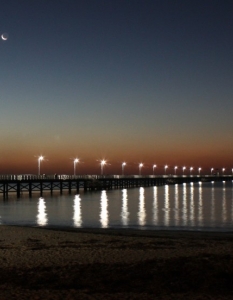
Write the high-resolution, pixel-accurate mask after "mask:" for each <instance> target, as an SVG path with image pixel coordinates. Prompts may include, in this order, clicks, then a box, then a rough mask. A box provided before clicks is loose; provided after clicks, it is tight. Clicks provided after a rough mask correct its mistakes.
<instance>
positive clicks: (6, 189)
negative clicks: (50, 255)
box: [0, 175, 233, 197]
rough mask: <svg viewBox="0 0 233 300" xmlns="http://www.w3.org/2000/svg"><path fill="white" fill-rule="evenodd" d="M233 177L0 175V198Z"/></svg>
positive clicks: (222, 179) (230, 179) (208, 180)
mask: <svg viewBox="0 0 233 300" xmlns="http://www.w3.org/2000/svg"><path fill="white" fill-rule="evenodd" d="M232 180H233V176H231V175H224V176H210V175H200V176H195V175H193V176H175V175H173V176H169V175H167V176H166V175H160V176H159V175H148V176H139V175H127V176H121V175H106V176H105V175H101V176H100V175H83V176H72V175H56V176H54V175H49V176H44V175H41V176H33V175H32V176H31V175H2V176H0V195H1V194H2V195H3V197H8V195H9V194H10V193H16V194H17V197H20V195H21V194H22V193H24V192H26V193H28V195H29V196H32V193H33V192H39V193H40V195H42V194H43V192H45V191H50V193H51V194H52V193H53V192H54V191H60V193H61V194H62V193H63V191H68V192H69V193H71V192H72V191H75V192H77V193H79V190H80V189H83V190H84V191H94V190H108V189H119V188H120V189H123V188H133V187H149V186H159V185H165V184H182V183H190V182H211V181H232Z"/></svg>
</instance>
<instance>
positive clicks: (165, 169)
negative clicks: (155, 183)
mask: <svg viewBox="0 0 233 300" xmlns="http://www.w3.org/2000/svg"><path fill="white" fill-rule="evenodd" d="M167 168H168V165H166V166H165V167H164V174H165V175H166V171H167Z"/></svg>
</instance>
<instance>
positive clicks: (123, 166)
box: [121, 162, 126, 175]
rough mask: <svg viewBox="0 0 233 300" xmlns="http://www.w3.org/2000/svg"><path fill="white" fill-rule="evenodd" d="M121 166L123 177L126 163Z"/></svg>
mask: <svg viewBox="0 0 233 300" xmlns="http://www.w3.org/2000/svg"><path fill="white" fill-rule="evenodd" d="M121 166H122V175H124V168H125V166H126V162H123V163H122V165H121Z"/></svg>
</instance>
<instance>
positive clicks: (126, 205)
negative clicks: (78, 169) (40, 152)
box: [0, 182, 233, 231]
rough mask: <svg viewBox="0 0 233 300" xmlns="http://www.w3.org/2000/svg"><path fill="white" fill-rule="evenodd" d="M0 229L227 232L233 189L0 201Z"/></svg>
mask: <svg viewBox="0 0 233 300" xmlns="http://www.w3.org/2000/svg"><path fill="white" fill-rule="evenodd" d="M0 224H11V225H25V226H68V227H94V228H110V227H115V228H136V229H178V230H214V231H232V224H233V183H232V182H220V183H195V184H183V185H166V186H159V187H149V188H134V189H123V190H110V191H97V192H87V193H82V192H81V193H80V194H79V195H68V194H63V195H60V194H54V195H53V196H52V197H51V195H50V194H45V195H44V196H43V197H39V196H36V195H35V194H34V196H33V197H32V198H29V197H28V196H27V195H26V194H25V195H23V197H21V198H20V199H16V198H15V197H14V195H11V196H10V197H9V198H8V200H3V198H0Z"/></svg>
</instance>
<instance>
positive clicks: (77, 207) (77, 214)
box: [73, 195, 82, 227]
mask: <svg viewBox="0 0 233 300" xmlns="http://www.w3.org/2000/svg"><path fill="white" fill-rule="evenodd" d="M73 208H74V217H73V220H74V227H82V209H81V198H80V196H79V195H75V197H74V206H73Z"/></svg>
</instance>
